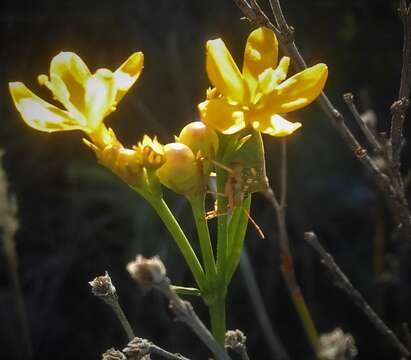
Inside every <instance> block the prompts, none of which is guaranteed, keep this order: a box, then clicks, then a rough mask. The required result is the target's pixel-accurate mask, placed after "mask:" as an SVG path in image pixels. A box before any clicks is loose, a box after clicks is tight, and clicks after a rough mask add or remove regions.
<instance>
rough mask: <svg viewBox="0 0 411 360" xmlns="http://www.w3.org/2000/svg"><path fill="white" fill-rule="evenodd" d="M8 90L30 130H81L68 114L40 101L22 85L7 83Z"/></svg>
mask: <svg viewBox="0 0 411 360" xmlns="http://www.w3.org/2000/svg"><path fill="white" fill-rule="evenodd" d="M9 90H10V94H11V96H12V98H13V101H14V105H15V106H16V108H17V110H18V111H19V112H20V114H21V116H22V118H23V120H24V121H25V122H26V123H27V124H28V125H29V126H31V127H32V128H34V129H37V130H40V131H45V132H54V131H63V130H76V129H80V130H83V127H82V126H81V125H80V124H79V122H78V121H77V120H76V119H74V118H73V117H71V116H70V114H69V113H68V112H66V111H64V110H61V109H59V108H58V107H56V106H54V105H52V104H49V103H48V102H46V101H44V100H42V99H41V98H39V97H38V96H37V95H35V94H33V93H32V92H31V91H30V90H29V89H28V88H27V87H26V86H25V85H24V84H23V83H21V82H12V83H9Z"/></svg>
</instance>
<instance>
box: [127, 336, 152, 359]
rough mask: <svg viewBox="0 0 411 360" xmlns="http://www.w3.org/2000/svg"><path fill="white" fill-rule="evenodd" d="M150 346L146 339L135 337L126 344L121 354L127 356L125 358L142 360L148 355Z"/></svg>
mask: <svg viewBox="0 0 411 360" xmlns="http://www.w3.org/2000/svg"><path fill="white" fill-rule="evenodd" d="M151 345H152V343H151V342H150V341H148V340H147V339H142V338H139V337H135V338H134V339H133V340H131V341H130V342H129V343H128V344H127V347H125V348H124V349H123V352H124V353H125V354H126V355H127V358H131V359H133V360H134V359H135V360H142V359H144V358H145V356H147V355H149V354H150V350H151Z"/></svg>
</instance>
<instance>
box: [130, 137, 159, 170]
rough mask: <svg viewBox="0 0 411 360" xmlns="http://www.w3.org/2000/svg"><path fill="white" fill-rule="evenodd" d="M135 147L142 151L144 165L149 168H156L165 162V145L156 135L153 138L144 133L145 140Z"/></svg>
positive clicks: (134, 147)
mask: <svg viewBox="0 0 411 360" xmlns="http://www.w3.org/2000/svg"><path fill="white" fill-rule="evenodd" d="M133 149H134V150H136V151H140V152H141V155H142V156H141V158H142V159H141V161H142V165H143V166H144V167H145V168H146V169H148V170H156V169H158V168H159V167H160V166H161V165H163V164H164V162H165V158H164V150H163V145H161V144H160V143H159V142H158V141H157V138H156V137H154V138H153V139H151V138H150V137H149V136H147V135H144V137H143V141H140V142H139V143H138V145H137V146H133Z"/></svg>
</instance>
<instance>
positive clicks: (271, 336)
mask: <svg viewBox="0 0 411 360" xmlns="http://www.w3.org/2000/svg"><path fill="white" fill-rule="evenodd" d="M240 270H241V275H242V276H243V279H244V285H245V289H246V291H247V292H248V293H249V295H250V299H251V302H252V305H253V309H254V311H255V314H256V316H257V321H258V323H259V325H260V327H261V330H262V334H263V336H264V337H265V339H266V343H267V346H268V347H269V349H270V351H271V353H272V356H273V359H276V360H287V359H288V358H289V357H288V354H287V352H286V350H285V349H284V346H283V345H282V343H281V342H280V340H279V338H278V336H277V334H276V332H275V330H274V329H273V326H272V324H271V322H270V318H269V316H268V313H267V308H266V306H265V304H264V301H263V298H262V295H261V291H260V289H259V288H258V284H257V281H256V279H255V275H254V271H253V267H252V265H251V264H250V259H249V256H248V254H247V250H246V249H243V251H242V253H241V258H240Z"/></svg>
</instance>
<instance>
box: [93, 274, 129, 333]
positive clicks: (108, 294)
mask: <svg viewBox="0 0 411 360" xmlns="http://www.w3.org/2000/svg"><path fill="white" fill-rule="evenodd" d="M89 284H90V286H91V291H92V293H93V295H94V296H96V297H98V298H100V299H101V300H103V301H104V302H105V303H106V304H107V305H108V306H110V308H111V309H112V310H113V311H114V313H115V314H116V316H117V318H118V320H119V321H120V323H121V325H122V327H123V329H124V331H125V333H126V334H127V337H128V340H129V341H131V340H133V339H134V336H135V335H134V331H133V329H132V328H131V325H130V323H129V322H128V320H127V317H126V315H125V314H124V311H123V309H122V308H121V306H120V303H119V301H118V295H117V292H116V288H115V287H114V286H113V283H112V282H111V278H110V276H109V275H108V273H107V271H106V274H105V275H103V276H98V277H96V278H95V279H94V280H93V281H90V282H89Z"/></svg>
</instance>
